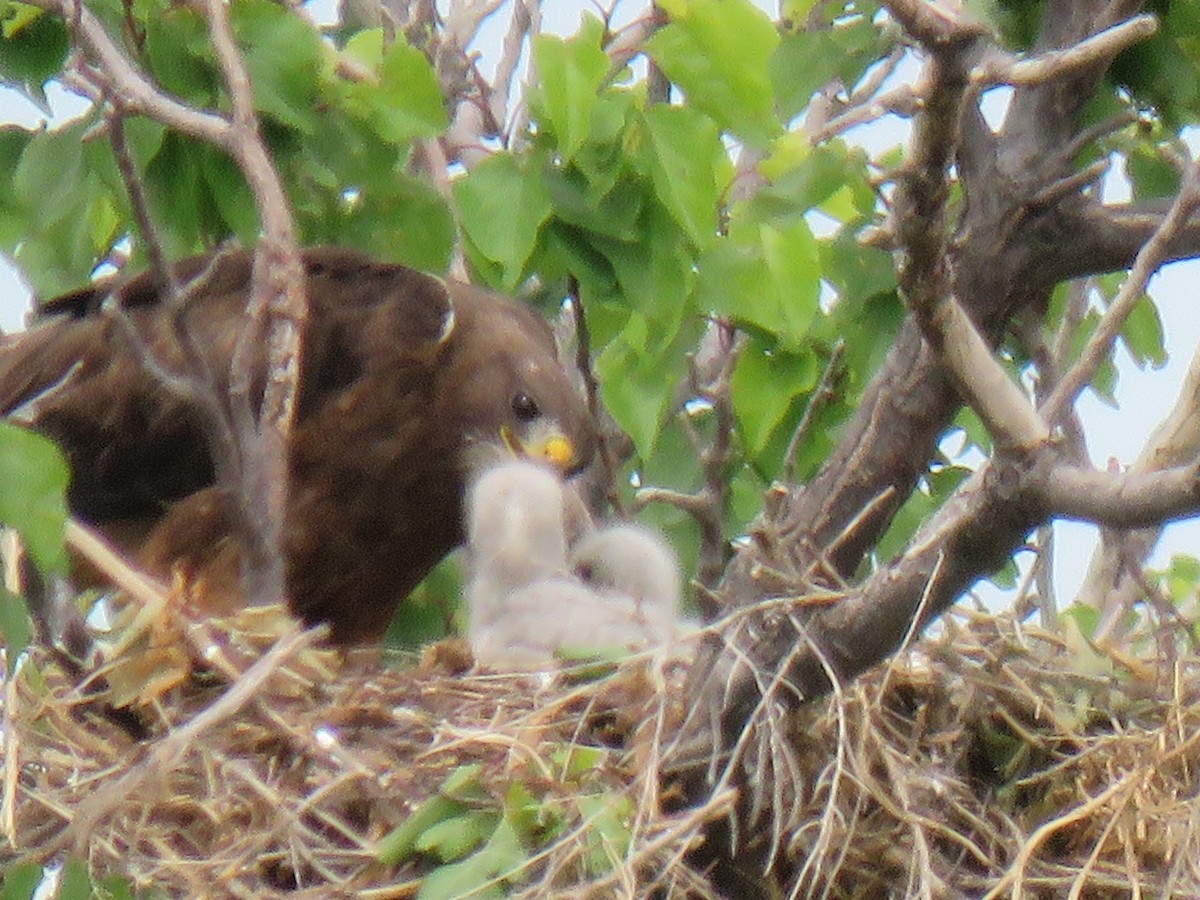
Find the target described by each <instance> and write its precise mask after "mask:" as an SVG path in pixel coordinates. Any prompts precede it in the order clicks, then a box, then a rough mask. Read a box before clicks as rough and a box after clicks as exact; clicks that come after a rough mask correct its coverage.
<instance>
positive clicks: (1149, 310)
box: [1121, 295, 1167, 368]
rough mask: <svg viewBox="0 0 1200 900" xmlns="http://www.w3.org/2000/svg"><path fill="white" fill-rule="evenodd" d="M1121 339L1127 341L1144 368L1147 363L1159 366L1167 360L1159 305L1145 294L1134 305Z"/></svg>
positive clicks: (1134, 356)
mask: <svg viewBox="0 0 1200 900" xmlns="http://www.w3.org/2000/svg"><path fill="white" fill-rule="evenodd" d="M1121 340H1123V341H1124V342H1125V346H1126V347H1127V348H1128V350H1129V354H1130V355H1131V356H1132V357H1133V359H1134V361H1135V362H1136V363H1137V364H1138V365H1139V366H1141V367H1143V368H1145V366H1146V363H1150V364H1152V365H1153V366H1154V367H1155V368H1157V367H1159V366H1161V365H1163V364H1164V363H1165V362H1166V361H1167V348H1166V345H1165V344H1164V343H1163V329H1162V321H1161V320H1160V319H1159V317H1158V307H1157V306H1155V305H1154V301H1153V300H1151V299H1150V298H1149V297H1148V296H1145V295H1143V296H1142V297H1141V299H1139V300H1138V301H1137V303H1135V304H1134V305H1133V309H1132V310H1130V312H1129V316H1128V318H1126V319H1125V324H1124V325H1123V326H1121Z"/></svg>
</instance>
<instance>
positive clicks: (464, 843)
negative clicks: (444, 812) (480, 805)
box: [416, 809, 500, 862]
mask: <svg viewBox="0 0 1200 900" xmlns="http://www.w3.org/2000/svg"><path fill="white" fill-rule="evenodd" d="M499 820H500V814H499V813H498V812H496V811H494V810H482V809H472V810H467V811H466V812H464V813H463V814H462V815H459V816H454V817H452V818H448V819H443V820H442V821H440V822H438V823H436V824H435V825H431V826H430V827H429V828H426V829H425V830H424V831H423V832H422V833H421V836H420V837H419V838H418V839H417V845H416V848H417V849H418V850H420V851H421V852H422V853H431V854H433V855H434V856H436V857H438V859H440V860H442V861H443V862H451V861H453V860H456V859H460V858H461V857H463V856H465V855H466V854H468V853H470V852H471V851H472V850H474V849H475V848H476V847H478V846H479V845H480V844H481V843H483V841H484V840H486V839H487V838H488V837H489V836H490V835H491V834H492V832H494V831H495V830H496V825H497V823H498V822H499Z"/></svg>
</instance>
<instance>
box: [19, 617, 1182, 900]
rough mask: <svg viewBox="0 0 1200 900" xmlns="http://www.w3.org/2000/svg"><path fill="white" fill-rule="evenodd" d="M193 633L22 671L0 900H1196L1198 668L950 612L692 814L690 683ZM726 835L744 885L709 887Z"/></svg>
mask: <svg viewBox="0 0 1200 900" xmlns="http://www.w3.org/2000/svg"><path fill="white" fill-rule="evenodd" d="M254 615H255V616H262V615H264V614H263V613H262V612H261V611H256V612H255V613H254ZM191 625H192V626H195V627H194V628H192V630H191V631H190V632H189V633H188V634H187V636H186V637H185V639H183V640H182V641H177V642H175V643H170V642H166V641H165V640H164V639H163V638H162V636H161V635H159V637H157V638H154V637H150V638H147V637H146V636H145V635H144V634H143V635H142V636H141V637H140V638H139V639H138V640H137V641H133V642H129V641H125V642H123V644H121V645H119V646H118V650H119V652H118V653H117V654H115V655H113V654H110V656H109V659H108V661H107V662H106V663H105V664H104V665H103V666H101V667H99V668H98V669H97V670H95V671H93V672H84V673H81V672H79V671H76V670H74V669H73V667H72V666H71V665H69V664H67V663H65V662H64V661H63V660H62V659H61V657H59V656H57V655H56V654H55V653H53V652H52V651H49V650H46V649H44V648H32V649H31V650H29V651H28V652H27V653H26V655H25V657H24V658H23V661H22V662H21V664H20V665H19V666H18V667H17V670H16V671H15V672H14V673H13V677H11V678H9V679H8V681H7V683H6V685H5V693H4V698H3V702H4V708H3V716H4V721H3V729H4V730H3V742H4V748H3V749H4V759H5V778H4V785H3V823H2V824H3V828H4V841H3V843H2V844H0V872H2V871H5V870H6V869H9V867H11V866H13V865H14V864H16V863H18V862H19V861H21V860H31V859H32V860H36V861H38V862H39V863H48V862H53V861H61V860H62V859H64V858H67V857H69V856H70V857H73V858H76V859H80V858H82V859H83V860H85V861H86V864H87V867H88V869H89V871H90V872H91V873H92V874H93V876H94V877H99V876H101V875H105V876H107V875H113V874H116V875H120V876H121V877H123V878H125V879H128V881H129V882H131V883H132V885H133V886H134V887H136V888H153V889H155V890H157V891H159V892H161V893H163V894H165V895H168V896H246V897H251V896H253V897H272V896H276V897H282V896H288V897H297V896H339V895H345V896H349V895H354V896H362V897H406V896H420V897H423V898H437V897H456V896H480V897H490V896H496V897H502V896H522V895H524V896H536V897H552V896H564V897H566V896H570V897H584V896H595V897H644V896H649V895H651V894H652V893H653V894H654V895H655V896H663V897H712V896H719V895H721V894H722V892H724V893H725V894H726V895H729V894H732V895H734V896H750V895H752V894H753V895H756V896H787V895H791V896H800V897H806V896H820V895H825V896H833V897H883V896H925V897H956V896H964V895H967V896H977V897H978V896H993V897H1031V896H1039V897H1040V896H1045V897H1065V896H1076V897H1080V896H1085V897H1104V896H1114V897H1117V896H1121V897H1124V896H1129V893H1130V889H1131V884H1136V885H1138V886H1139V887H1140V889H1141V890H1142V891H1143V892H1145V893H1147V894H1150V895H1153V896H1160V897H1168V896H1170V897H1194V896H1200V840H1198V838H1197V832H1198V825H1197V822H1198V821H1200V817H1198V816H1197V814H1196V804H1195V796H1196V793H1197V787H1198V778H1197V773H1198V772H1200V693H1198V692H1197V689H1196V685H1197V680H1196V660H1195V659H1194V658H1192V657H1186V658H1179V659H1175V660H1173V661H1172V662H1171V664H1170V665H1162V666H1154V667H1151V666H1148V665H1144V664H1135V663H1132V662H1131V661H1130V660H1129V659H1125V658H1123V657H1117V656H1116V655H1114V654H1105V653H1101V652H1097V651H1096V650H1095V649H1094V648H1092V647H1090V646H1088V645H1087V643H1086V642H1083V641H1081V640H1071V639H1066V638H1064V637H1062V636H1061V635H1058V634H1054V633H1050V632H1044V631H1040V630H1038V629H1035V628H1032V627H1029V626H1027V625H1023V624H1021V623H1019V622H1015V621H1013V620H1012V619H1011V618H1006V617H992V616H987V615H981V614H967V613H961V612H960V613H958V614H956V617H955V619H953V620H951V621H949V622H948V623H947V626H946V627H945V628H944V629H943V633H942V634H941V635H940V636H939V637H937V638H929V639H925V640H923V641H920V642H918V643H917V644H916V645H915V646H914V647H912V648H910V649H909V650H908V651H907V652H905V653H904V654H902V655H901V656H900V657H898V658H897V659H896V660H893V661H892V662H891V663H889V664H887V665H883V666H880V667H877V668H876V669H875V670H873V671H871V672H869V673H867V675H865V676H864V677H862V678H860V679H859V680H857V681H856V682H855V683H853V684H851V685H845V686H842V687H840V688H839V689H838V690H836V691H834V693H833V694H832V695H831V696H830V697H827V698H823V699H822V700H820V701H815V702H813V703H810V704H808V705H806V706H805V707H803V708H801V709H800V710H798V711H792V712H778V711H777V712H778V714H771V715H760V716H758V717H756V720H755V722H754V724H753V725H752V726H751V731H750V733H749V734H748V735H747V740H746V741H745V743H744V744H743V745H742V746H741V747H740V749H739V751H738V753H737V754H736V756H735V758H734V759H733V760H732V761H730V760H729V759H727V758H722V759H719V760H716V761H713V760H706V761H705V763H711V765H708V764H701V765H700V767H699V769H697V768H694V767H693V768H692V769H691V770H690V774H691V775H695V773H696V772H697V771H700V770H703V771H707V772H708V773H709V774H708V779H709V780H708V782H707V783H709V784H711V785H713V786H712V788H711V790H710V792H709V795H708V796H707V798H701V800H702V802H699V803H696V802H693V803H692V804H691V805H686V804H684V803H683V802H682V795H681V794H680V793H679V791H678V789H677V783H676V780H675V777H674V776H675V775H678V774H679V773H680V772H681V771H682V770H683V769H685V768H686V767H687V766H689V765H693V764H694V763H695V760H694V759H693V760H691V761H690V762H687V763H685V762H684V761H683V760H682V751H679V752H677V750H676V748H677V747H680V746H683V745H684V744H685V743H686V742H678V743H677V742H676V741H675V738H676V732H677V731H678V730H679V728H680V727H681V724H684V723H686V721H687V718H688V717H687V716H686V715H685V714H684V713H685V711H686V710H687V709H688V707H687V705H686V704H685V703H684V699H683V698H684V689H685V681H686V671H685V669H684V667H683V666H681V665H679V664H678V663H671V662H664V661H663V660H662V659H646V658H643V659H639V660H634V661H631V662H629V663H624V664H622V665H621V666H619V667H616V668H615V669H610V670H607V671H603V672H600V673H597V672H595V671H592V672H587V673H576V674H575V675H574V676H566V675H560V676H558V677H554V678H551V677H548V676H530V675H489V674H485V673H478V672H477V671H475V670H473V669H471V668H470V660H469V656H468V655H467V654H466V652H465V650H464V649H463V648H461V647H459V646H458V645H456V644H454V643H446V644H442V645H438V647H437V648H436V650H435V651H434V652H432V653H427V654H426V657H425V658H424V659H423V660H422V661H421V662H420V663H419V664H417V665H414V666H410V667H408V668H406V669H387V668H381V667H380V666H379V665H378V664H377V662H375V661H373V660H372V661H368V662H364V661H362V660H361V659H359V658H356V657H355V656H354V655H350V656H344V655H342V654H339V653H336V652H334V651H330V650H326V649H322V648H321V647H320V646H319V644H318V643H315V642H314V636H313V634H312V633H311V632H310V633H302V632H299V631H297V630H295V629H294V627H293V626H292V625H291V624H290V622H289V621H288V620H287V619H286V617H285V616H282V615H279V616H277V618H276V619H270V618H269V616H268V618H267V620H265V624H264V620H263V619H257V620H255V621H253V622H250V623H249V624H248V623H247V621H246V619H245V616H240V617H235V618H233V619H230V620H209V621H207V622H205V623H202V624H197V623H191ZM196 628H198V629H199V631H196ZM180 660H186V661H187V664H186V666H183V668H182V669H178V668H173V667H178V666H180V665H182V664H181V662H180ZM180 672H182V674H180ZM164 673H165V674H164ZM172 673H174V674H172ZM139 679H140V681H139ZM134 683H138V684H140V685H141V687H142V688H143V689H144V690H142V691H141V692H140V693H139V692H138V691H131V690H129V689H128V686H129V685H130V684H134ZM114 684H115V685H118V686H120V685H122V684H124V685H125V687H126V689H125V690H124V692H123V694H122V700H123V701H124V700H128V701H129V705H126V706H120V707H117V706H114V705H113V703H112V697H113V696H114V694H115V693H116V692H117V691H118V688H114V686H113V685H114ZM147 685H153V686H154V687H153V688H152V689H151V688H148V687H147ZM694 744H695V742H694V741H693V742H692V743H691V746H694ZM747 775H749V777H746V776H747ZM692 783H695V778H693V779H692ZM694 800H695V798H693V801H694ZM714 824H717V825H720V826H721V830H722V831H723V830H724V829H725V827H726V826H727V825H729V826H732V831H733V833H734V835H735V839H736V840H737V842H738V847H739V859H740V860H742V861H741V862H739V863H735V864H733V865H726V866H722V867H712V866H710V865H708V863H706V862H705V858H704V855H703V850H704V848H705V846H706V842H708V844H707V845H711V844H712V843H713V842H712V840H711V838H712V835H713V832H712V831H711V829H712V827H713V826H714ZM764 867H766V868H767V869H768V870H769V871H768V873H767V874H765V875H764V874H763V868H764ZM746 891H750V892H751V893H746Z"/></svg>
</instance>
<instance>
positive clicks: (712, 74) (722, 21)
mask: <svg viewBox="0 0 1200 900" xmlns="http://www.w3.org/2000/svg"><path fill="white" fill-rule="evenodd" d="M659 6H660V7H662V9H663V10H664V11H666V13H667V14H668V15H669V16H670V18H671V21H670V23H669V24H668V25H667V26H666V27H665V28H662V29H660V30H659V31H658V32H657V33H656V34H655V35H654V36H653V37H652V38H651V39H650V40H649V41H647V43H646V51H647V52H648V53H649V54H650V57H651V58H652V59H653V60H654V61H655V62H656V63H657V64H658V65H659V67H661V68H662V70H663V71H664V72H665V73H666V75H667V77H668V78H670V79H671V81H673V82H674V83H675V84H677V85H679V87H680V88H682V89H683V92H684V93H685V94H686V95H687V99H688V102H689V104H691V105H694V106H695V107H696V108H697V109H699V110H700V111H702V112H704V113H706V114H707V115H709V116H711V117H712V118H713V119H714V120H715V121H716V123H717V124H718V125H719V126H720V127H721V128H722V129H724V130H728V131H732V132H733V133H734V134H736V135H738V136H739V137H741V138H743V139H744V140H745V141H747V142H748V143H750V144H752V145H754V146H756V147H762V146H764V145H765V144H766V143H767V141H769V140H770V139H771V138H773V137H775V136H776V135H777V134H779V133H780V131H781V130H782V126H781V125H780V123H779V120H778V119H777V118H776V116H775V113H774V110H773V109H772V92H771V78H770V74H769V72H768V66H769V63H770V59H771V55H772V53H774V51H775V47H776V45H777V44H778V43H779V36H778V34H777V33H776V31H775V26H774V25H773V24H772V23H771V20H770V19H769V18H768V17H767V15H766V13H764V12H763V11H762V10H760V9H759V8H758V7H756V6H755V5H754V4H753V3H751V2H749V0H663V2H661V3H660V4H659Z"/></svg>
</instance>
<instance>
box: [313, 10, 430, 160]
mask: <svg viewBox="0 0 1200 900" xmlns="http://www.w3.org/2000/svg"><path fill="white" fill-rule="evenodd" d="M346 52H347V53H348V54H349V55H351V56H352V57H353V58H355V59H356V60H358V61H360V62H362V63H363V64H364V65H367V66H368V68H370V69H372V71H374V72H375V74H376V75H378V77H379V83H378V84H364V83H359V82H351V81H346V80H343V79H341V78H334V79H332V80H330V81H329V82H327V84H326V93H327V94H329V95H330V97H331V99H334V100H335V102H337V103H338V104H339V105H342V106H344V107H345V109H346V110H347V111H348V112H350V113H351V114H352V115H355V116H357V117H358V118H359V119H361V120H362V121H363V122H366V123H367V124H368V125H369V126H370V127H371V128H372V130H373V131H374V132H375V133H376V134H377V135H378V136H379V137H380V138H382V139H383V140H385V141H387V142H389V143H391V144H394V145H396V146H400V147H403V146H406V145H407V144H408V143H409V142H411V141H413V140H414V139H418V138H433V137H436V136H437V135H439V134H441V133H442V131H444V130H445V129H446V126H447V124H448V123H447V121H446V110H445V107H444V105H443V100H442V93H441V89H440V88H439V87H438V83H437V75H436V74H435V73H434V71H433V68H432V66H430V64H429V60H428V59H426V58H425V55H424V54H423V53H421V51H420V50H417V49H416V48H414V47H410V46H409V45H408V44H407V43H405V42H404V40H403V38H402V37H397V38H396V40H395V41H393V42H392V43H391V44H390V45H387V46H386V47H385V43H384V39H383V32H382V31H380V30H379V29H374V30H371V31H365V32H360V33H359V34H356V35H355V36H354V37H353V38H351V39H350V42H349V43H348V44H347V45H346Z"/></svg>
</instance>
